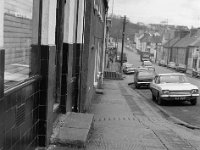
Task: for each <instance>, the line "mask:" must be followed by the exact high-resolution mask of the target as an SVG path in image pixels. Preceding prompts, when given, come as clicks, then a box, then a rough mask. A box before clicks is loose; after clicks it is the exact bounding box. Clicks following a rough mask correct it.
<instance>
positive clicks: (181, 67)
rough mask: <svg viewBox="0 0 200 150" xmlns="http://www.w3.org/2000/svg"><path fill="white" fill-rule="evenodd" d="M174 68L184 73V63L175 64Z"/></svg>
mask: <svg viewBox="0 0 200 150" xmlns="http://www.w3.org/2000/svg"><path fill="white" fill-rule="evenodd" d="M176 70H177V71H180V72H184V73H185V72H186V65H184V64H178V65H177V66H176Z"/></svg>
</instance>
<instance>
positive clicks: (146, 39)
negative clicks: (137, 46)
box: [140, 34, 150, 42]
mask: <svg viewBox="0 0 200 150" xmlns="http://www.w3.org/2000/svg"><path fill="white" fill-rule="evenodd" d="M140 40H141V42H150V34H144V36H143V37H142V38H141V39H140Z"/></svg>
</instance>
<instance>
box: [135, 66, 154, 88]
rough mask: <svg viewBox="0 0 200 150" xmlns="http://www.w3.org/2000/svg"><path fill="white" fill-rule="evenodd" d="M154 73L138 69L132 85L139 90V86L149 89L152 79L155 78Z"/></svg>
mask: <svg viewBox="0 0 200 150" xmlns="http://www.w3.org/2000/svg"><path fill="white" fill-rule="evenodd" d="M155 75H156V74H155V72H154V71H149V70H147V69H138V70H137V71H136V73H135V75H134V83H135V87H136V88H140V87H141V86H147V87H149V85H150V83H151V82H152V80H153V78H154V77H155Z"/></svg>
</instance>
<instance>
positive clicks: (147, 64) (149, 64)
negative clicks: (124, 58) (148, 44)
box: [144, 61, 152, 66]
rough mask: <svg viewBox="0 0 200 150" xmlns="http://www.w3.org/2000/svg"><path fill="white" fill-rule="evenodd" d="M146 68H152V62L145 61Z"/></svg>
mask: <svg viewBox="0 0 200 150" xmlns="http://www.w3.org/2000/svg"><path fill="white" fill-rule="evenodd" d="M144 65H145V66H152V63H151V62H150V61H144Z"/></svg>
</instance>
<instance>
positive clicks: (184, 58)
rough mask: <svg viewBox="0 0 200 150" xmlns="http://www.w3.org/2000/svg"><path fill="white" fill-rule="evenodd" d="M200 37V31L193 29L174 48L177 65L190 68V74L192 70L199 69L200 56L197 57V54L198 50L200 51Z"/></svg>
mask: <svg viewBox="0 0 200 150" xmlns="http://www.w3.org/2000/svg"><path fill="white" fill-rule="evenodd" d="M199 37H200V31H199V30H196V29H192V30H190V33H189V34H187V35H186V36H185V37H184V38H182V39H180V40H179V41H178V42H177V43H176V44H175V45H174V46H173V48H174V49H176V56H174V57H175V58H176V63H177V64H184V65H186V66H187V68H188V69H187V71H189V72H191V69H192V68H193V69H197V60H198V55H195V53H196V49H198V46H197V45H196V44H197V43H198V42H197V41H198V38H199ZM191 54H192V55H191ZM174 55H175V54H174ZM196 56H197V57H196ZM189 58H190V59H189ZM188 64H189V65H188ZM191 67H192V68H191Z"/></svg>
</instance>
